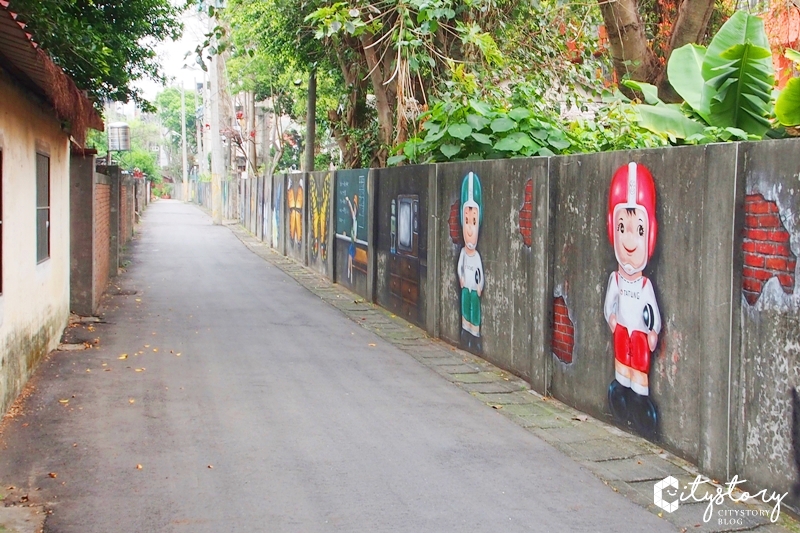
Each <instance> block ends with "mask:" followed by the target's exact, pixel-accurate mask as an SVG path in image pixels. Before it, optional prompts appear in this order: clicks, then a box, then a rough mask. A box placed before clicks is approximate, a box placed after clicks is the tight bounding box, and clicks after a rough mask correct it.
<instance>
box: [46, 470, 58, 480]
mask: <svg viewBox="0 0 800 533" xmlns="http://www.w3.org/2000/svg"><path fill="white" fill-rule="evenodd" d="M47 475H48V476H50V477H51V478H53V479H55V478H57V477H58V474H56V473H55V472H50V473H49V474H47Z"/></svg>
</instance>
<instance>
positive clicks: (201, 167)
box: [194, 76, 208, 174]
mask: <svg viewBox="0 0 800 533" xmlns="http://www.w3.org/2000/svg"><path fill="white" fill-rule="evenodd" d="M203 80H204V81H203V97H204V98H205V90H206V84H205V76H203ZM204 106H205V103H204ZM199 107H200V106H199V105H198V103H197V80H196V79H195V80H194V117H195V121H194V122H195V126H197V128H196V129H197V170H198V172H199V173H200V174H205V173H206V172H208V159H207V158H206V153H205V150H204V149H203V123H204V122H205V107H204V109H203V120H200V117H198V116H197V110H198V109H199Z"/></svg>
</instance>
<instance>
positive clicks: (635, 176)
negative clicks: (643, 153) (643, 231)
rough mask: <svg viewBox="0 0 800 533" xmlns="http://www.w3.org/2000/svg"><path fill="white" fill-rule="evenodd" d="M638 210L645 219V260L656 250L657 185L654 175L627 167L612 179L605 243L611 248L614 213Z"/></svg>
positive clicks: (645, 168) (635, 165) (618, 170)
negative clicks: (643, 214) (643, 213)
mask: <svg viewBox="0 0 800 533" xmlns="http://www.w3.org/2000/svg"><path fill="white" fill-rule="evenodd" d="M626 208H639V209H642V210H644V212H645V214H646V216H647V225H648V229H647V259H650V257H651V256H652V255H653V250H654V249H655V247H656V235H657V234H658V224H657V223H656V185H655V183H654V182H653V175H652V174H650V171H649V170H648V169H647V167H646V166H644V165H638V164H636V163H628V164H627V165H625V166H622V167H619V168H618V169H617V171H616V172H614V177H613V178H611V189H610V190H609V193H608V240H609V241H610V242H611V245H612V246H613V245H614V230H615V225H614V219H615V214H616V211H617V210H619V209H626Z"/></svg>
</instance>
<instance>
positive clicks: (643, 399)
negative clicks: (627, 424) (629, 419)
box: [631, 393, 658, 440]
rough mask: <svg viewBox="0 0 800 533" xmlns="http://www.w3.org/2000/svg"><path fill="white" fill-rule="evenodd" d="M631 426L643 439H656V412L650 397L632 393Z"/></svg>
mask: <svg viewBox="0 0 800 533" xmlns="http://www.w3.org/2000/svg"><path fill="white" fill-rule="evenodd" d="M631 407H632V409H631V411H632V412H633V426H634V428H635V429H636V431H637V432H638V433H639V434H640V435H641V436H642V437H644V438H646V439H650V440H654V439H656V438H657V437H658V411H657V410H656V406H655V404H654V403H653V400H651V399H650V396H642V395H641V394H636V393H634V395H633V401H632V402H631Z"/></svg>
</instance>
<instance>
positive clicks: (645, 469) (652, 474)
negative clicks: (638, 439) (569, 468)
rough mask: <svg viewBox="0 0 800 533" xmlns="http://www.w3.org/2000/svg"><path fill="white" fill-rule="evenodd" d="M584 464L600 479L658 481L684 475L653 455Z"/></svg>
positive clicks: (681, 471)
mask: <svg viewBox="0 0 800 533" xmlns="http://www.w3.org/2000/svg"><path fill="white" fill-rule="evenodd" d="M586 466H587V467H588V468H589V469H590V470H591V471H592V472H595V474H596V475H597V476H598V477H600V478H601V479H607V480H609V481H611V480H621V481H626V482H628V483H634V482H636V481H658V480H661V479H664V478H665V477H667V476H675V477H677V476H679V475H684V474H685V471H683V470H682V469H681V468H679V467H677V466H675V465H674V464H672V463H670V462H669V461H666V460H664V459H661V458H660V457H657V456H653V455H642V456H637V457H633V458H630V459H619V460H612V461H602V462H596V463H591V464H588V463H587V464H586Z"/></svg>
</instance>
